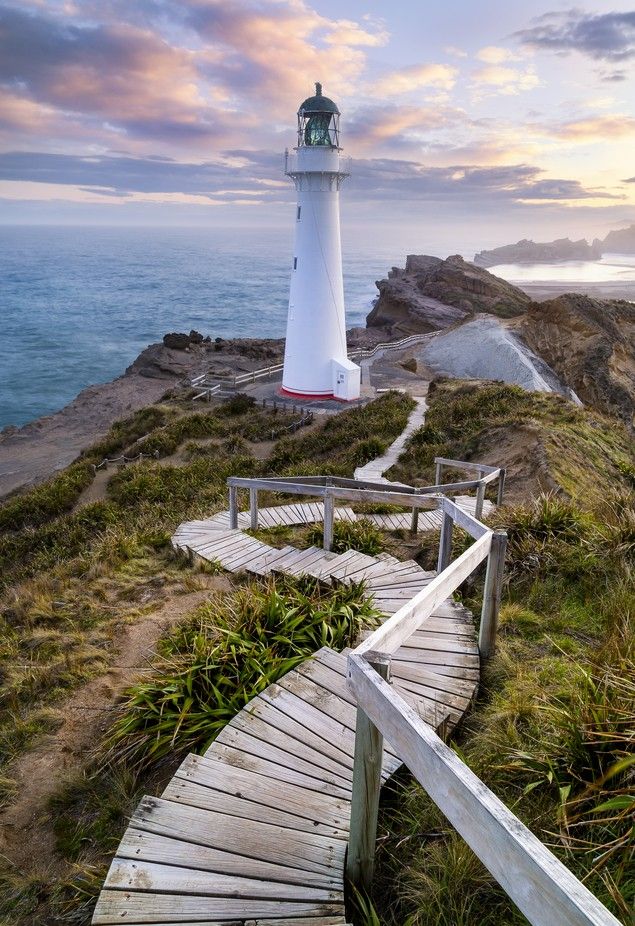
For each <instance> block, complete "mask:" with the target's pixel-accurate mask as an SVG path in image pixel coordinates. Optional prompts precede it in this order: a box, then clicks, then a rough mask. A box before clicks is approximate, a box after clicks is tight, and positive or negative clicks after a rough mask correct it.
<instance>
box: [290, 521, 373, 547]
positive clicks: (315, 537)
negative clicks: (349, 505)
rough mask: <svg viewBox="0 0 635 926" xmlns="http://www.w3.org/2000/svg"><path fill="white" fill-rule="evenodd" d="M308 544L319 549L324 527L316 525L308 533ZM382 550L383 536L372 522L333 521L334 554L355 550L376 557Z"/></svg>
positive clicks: (322, 539)
mask: <svg viewBox="0 0 635 926" xmlns="http://www.w3.org/2000/svg"><path fill="white" fill-rule="evenodd" d="M307 539H308V542H309V544H312V545H313V546H318V547H321V546H322V544H323V543H324V526H323V525H322V524H316V525H315V526H314V527H312V528H311V529H310V530H309V532H308V537H307ZM383 549H384V535H383V534H382V532H381V531H380V530H379V528H377V527H375V525H374V524H373V522H372V521H368V520H367V519H366V518H360V520H358V521H335V522H334V524H333V546H332V550H333V552H334V553H345V552H346V551H347V550H357V551H358V552H359V553H366V554H367V556H376V555H377V554H378V553H381V552H382V550H383Z"/></svg>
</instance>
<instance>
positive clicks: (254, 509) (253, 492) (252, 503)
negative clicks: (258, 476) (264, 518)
mask: <svg viewBox="0 0 635 926" xmlns="http://www.w3.org/2000/svg"><path fill="white" fill-rule="evenodd" d="M249 516H250V525H249V526H250V527H251V529H252V531H257V530H258V489H255V488H252V489H250V490H249Z"/></svg>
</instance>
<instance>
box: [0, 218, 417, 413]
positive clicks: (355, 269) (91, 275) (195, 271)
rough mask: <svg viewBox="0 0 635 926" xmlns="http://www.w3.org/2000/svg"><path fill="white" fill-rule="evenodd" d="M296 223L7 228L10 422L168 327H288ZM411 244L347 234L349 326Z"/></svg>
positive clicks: (3, 400) (3, 232)
mask: <svg viewBox="0 0 635 926" xmlns="http://www.w3.org/2000/svg"><path fill="white" fill-rule="evenodd" d="M292 235H293V229H292V228H291V229H290V230H289V231H288V232H283V231H280V230H272V229H229V230H227V229H222V230H220V229H209V228H202V229H201V228H197V229H193V228H187V229H186V228H161V229H156V228H154V229H153V228H138V227H136V228H120V227H117V228H115V227H112V228H96V227H91V228H69V227H59V228H54V227H44V226H40V227H33V226H21V227H7V226H4V227H0V317H1V329H0V331H1V335H2V336H1V338H0V428H2V427H4V426H5V425H8V424H13V425H22V424H25V423H26V422H28V421H31V420H33V419H34V418H37V417H39V416H41V415H46V414H50V413H51V412H54V411H57V410H58V409H60V408H62V406H64V405H65V404H66V403H67V402H69V401H70V400H71V399H73V398H74V397H75V396H76V395H77V393H78V392H79V391H80V390H81V389H83V388H84V387H85V386H88V385H90V384H93V383H100V382H106V381H108V380H110V379H113V378H114V377H116V376H118V375H119V374H120V373H123V371H124V370H125V368H126V367H127V366H128V365H129V364H130V363H131V362H132V361H133V360H134V359H135V357H136V356H137V355H138V354H139V353H140V351H142V350H143V348H144V347H146V346H147V345H148V344H150V343H152V342H154V341H159V340H161V338H162V337H163V335H164V334H165V333H166V332H168V331H190V329H192V328H195V329H197V330H198V331H201V332H202V333H203V334H204V335H208V334H209V335H211V337H212V338H215V337H223V338H231V337H283V336H284V333H285V327H286V313H287V301H288V290H289V277H290V270H291V256H292V253H293V237H292ZM404 253H405V252H404V251H403V249H402V247H398V246H397V245H396V244H395V245H390V244H387V243H383V244H381V245H378V244H377V243H376V242H375V243H374V244H372V243H369V244H368V245H366V246H361V245H359V244H356V243H355V242H354V241H353V242H347V241H346V238H345V240H344V255H345V256H344V286H345V292H346V300H347V302H346V304H347V318H346V321H347V326H348V327H349V328H350V327H352V326H354V325H365V323H366V321H365V320H366V315H367V314H368V312H369V311H370V309H371V307H372V302H373V299H374V298H375V296H376V295H377V290H376V287H375V280H377V279H380V278H381V277H383V276H385V275H386V273H387V271H388V270H389V269H390V267H391V266H392V265H393V264H400V263H401V264H403V261H404Z"/></svg>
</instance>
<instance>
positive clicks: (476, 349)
mask: <svg viewBox="0 0 635 926" xmlns="http://www.w3.org/2000/svg"><path fill="white" fill-rule="evenodd" d="M612 286H613V284H590V285H589V284H582V285H581V286H580V287H579V288H576V287H572V286H571V284H566V285H565V284H545V285H543V284H528V285H524V286H523V287H522V288H520V287H518V286H513V285H512V284H510V283H508V282H506V281H505V280H502V279H500V278H499V277H496V276H495V275H494V274H492V273H490V272H488V271H487V270H485V269H484V268H483V267H478V266H476V265H475V264H472V263H469V262H468V261H465V260H463V258H461V257H460V256H458V255H456V256H452V257H449V258H447V259H446V260H441V259H440V258H436V257H430V256H427V255H409V256H408V257H407V259H406V264H405V267H404V268H403V269H401V268H397V267H393V268H392V270H391V271H390V272H389V274H388V276H387V278H385V279H383V280H380V281H378V282H377V288H378V291H379V296H378V298H377V300H376V301H375V304H374V306H373V309H372V311H371V312H370V314H369V315H368V318H367V327H366V328H353V329H350V330H349V331H348V332H347V338H348V346H349V349H357V348H362V349H369V348H372V347H374V346H375V345H376V344H377V343H379V342H385V341H391V340H398V339H400V338H403V337H404V336H407V335H411V334H420V335H423V334H426V333H427V334H429V335H430V337H429V339H427V341H426V340H423V341H422V343H421V344H420V345H418V347H417V350H416V351H415V350H410V351H409V352H407V356H404V357H400V356H399V357H398V356H391V358H390V360H388V361H387V360H385V359H384V360H382V359H381V358H378V360H377V363H376V375H375V378H376V380H377V382H378V383H379V382H381V385H382V387H387V386H390V385H396V386H399V385H404V384H405V385H409V386H412V385H413V382H414V381H416V380H419V381H422V380H430V379H432V378H433V377H434V376H435V375H437V374H439V373H441V374H446V375H449V376H453V377H458V378H466V377H467V378H484V379H500V380H503V381H506V382H512V383H517V384H520V385H522V386H524V388H528V389H532V388H538V389H542V388H546V389H553V390H554V391H556V392H560V393H562V394H564V395H567V396H569V397H570V398H574V399H579V400H580V401H581V402H583V403H585V404H586V403H588V404H590V405H592V406H594V407H596V408H598V409H599V410H601V411H604V412H608V413H610V414H616V415H617V416H618V417H620V418H621V419H622V420H623V421H624V422H625V423H626V424H627V426H629V427H632V423H633V399H634V397H635V359H634V358H633V350H632V345H633V343H635V304H634V303H633V302H632V301H627V299H623V298H622V299H614V298H611V299H606V298H604V294H605V293H606V292H609V293H611V292H612ZM572 288H573V289H578V291H577V294H576V295H572V294H571V290H572ZM564 290H567V292H564ZM620 292H621V293H622V295H623V296H624V295H625V296H627V297H630V299H635V292H631V291H630V290H628V289H626V290H625V289H624V287H622V290H620ZM283 351H284V341H283V340H282V339H233V340H223V339H221V338H217V339H215V340H214V339H212V338H211V337H209V336H207V337H206V338H204V337H203V336H202V335H200V334H198V332H190V334H189V335H187V334H184V333H183V334H180V333H171V334H167V335H166V336H165V337H164V343H159V344H151V345H149V346H148V347H147V348H146V349H145V350H144V351H142V353H141V354H140V355H139V356H138V357H137V359H136V360H135V361H134V362H133V363H132V364H131V365H130V366H129V367H128V368H127V369H126V370H125V372H124V373H123V374H122V375H121V376H119V377H117V378H116V379H114V380H112V381H111V382H108V383H103V384H99V385H94V386H90V387H88V388H87V389H84V390H82V392H80V393H79V395H78V396H77V397H76V398H75V399H73V401H72V402H70V403H69V404H68V405H66V406H65V407H64V408H63V409H61V410H60V411H58V412H56V413H54V414H52V415H48V416H46V417H43V418H39V419H37V420H35V421H33V422H30V423H29V424H27V425H25V426H24V427H22V428H12V427H9V428H5V430H4V431H3V432H1V433H0V497H2V496H6V495H8V494H11V493H13V492H16V491H19V490H20V489H22V488H24V487H28V486H30V485H34V484H37V483H39V482H41V481H43V480H44V479H46V478H48V477H50V476H51V475H53V474H54V473H55V472H57V471H59V470H61V469H63V468H64V467H66V466H68V465H69V464H70V463H71V462H72V461H73V460H74V459H76V458H77V457H78V456H79V454H80V453H81V452H82V450H84V449H85V448H86V447H88V446H90V445H91V444H93V443H95V441H96V440H98V439H99V438H100V437H102V436H103V435H104V434H105V433H106V432H107V430H108V429H109V427H110V426H111V425H112V424H113V422H115V421H117V420H120V419H122V418H126V417H128V416H130V415H132V414H133V413H134V412H135V411H137V410H139V409H141V408H143V407H145V406H147V405H151V404H153V403H155V402H157V401H159V400H160V399H161V398H162V397H163V396H164V395H165V394H166V393H168V394H169V393H171V392H173V391H174V390H179V389H181V388H183V387H184V386H187V385H188V384H189V380H190V379H191V378H193V377H195V376H196V375H197V374H200V373H203V372H205V373H208V374H209V375H210V376H212V377H218V378H219V379H222V378H223V377H224V376H225V377H230V376H233V375H236V374H240V373H246V372H252V371H254V370H256V369H262V368H263V367H267V366H270V365H273V364H276V363H279V362H280V361H281V359H282V355H283ZM404 359H405V360H406V361H408V360H410V361H411V363H410V364H409V366H410V368H411V369H408V364H406V366H405V367H404V366H403V365H402V363H401V361H403V360H404ZM413 364H414V366H413Z"/></svg>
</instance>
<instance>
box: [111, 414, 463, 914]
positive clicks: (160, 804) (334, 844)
mask: <svg viewBox="0 0 635 926" xmlns="http://www.w3.org/2000/svg"><path fill="white" fill-rule="evenodd" d="M423 407H424V406H422V405H419V406H418V408H417V409H416V410H415V413H414V415H415V426H418V423H417V422H418V418H416V415H418V414H419V413H420V412H421V413H422V409H423ZM412 418H413V416H411V420H412ZM410 430H412V428H411V429H410ZM406 436H407V435H406ZM402 437H403V435H402ZM404 441H405V437H404ZM402 445H403V441H402V444H401V446H402ZM394 446H395V445H393V448H394ZM393 448H390V450H391V451H392V449H393ZM384 462H386V461H385V460H383V462H382V465H383V463H384ZM387 465H390V463H388V464H387ZM385 468H387V466H386V467H384V469H385ZM382 472H383V470H382ZM380 475H381V474H380ZM384 481H385V480H384ZM455 501H457V503H458V504H460V505H461V506H462V507H463V508H464V510H467V511H470V513H472V512H473V510H474V499H473V498H467V497H465V498H461V499H456V500H455ZM323 516H324V508H323V504H322V503H321V502H319V503H318V502H308V503H296V504H289V505H283V506H277V507H271V508H264V509H260V511H259V512H258V518H259V524H260V526H261V527H263V528H267V527H275V526H277V525H298V524H309V523H314V522H319V521H322V520H323ZM356 517H357V516H356V515H355V513H354V512H353V511H352V509H350V508H347V507H340V508H335V518H336V519H346V520H351V521H354V520H356ZM365 517H367V516H365ZM440 517H441V514H440V512H438V511H421V512H420V514H419V529H420V530H431V529H433V528H437V527H439V526H440ZM370 519H371V520H373V521H374V522H375V523H376V524H377V525H378V526H380V527H382V528H383V529H386V530H401V529H404V528H409V527H410V515H409V514H395V515H371V516H370ZM229 524H230V522H229V513H228V512H221V513H220V514H217V515H214V516H213V517H211V518H207V519H204V520H198V521H190V522H187V523H184V524H182V525H181V526H180V527H179V528H178V530H177V532H176V533H175V535H174V537H173V545H174V547H175V549H177V550H181V551H184V552H186V553H187V554H188V555H190V556H191V557H200V558H202V559H205V560H207V561H210V562H215V563H218V564H220V565H221V566H222V567H223V568H225V569H226V570H228V571H230V572H234V573H244V572H246V573H249V574H251V575H253V576H265V575H268V574H270V573H284V574H288V575H295V576H299V575H311V576H315V577H316V578H319V579H320V580H321V581H323V582H326V583H330V582H332V581H338V582H356V581H360V580H363V581H364V583H365V588H366V591H367V594H368V595H371V596H372V597H373V599H374V601H375V603H376V604H377V606H378V608H379V609H380V611H381V612H382V613H383V614H384V616H385V618H386V619H387V618H388V617H389V616H390V615H392V614H394V613H395V612H396V611H398V610H399V609H400V608H401V607H402V606H403V605H404V604H405V603H406V602H408V601H409V600H410V599H411V598H412V597H413V596H415V595H416V594H417V593H419V592H420V591H421V590H422V589H423V588H424V587H425V586H426V585H427V584H428V583H429V582H431V581H432V579H433V578H434V575H435V574H434V573H432V572H426V571H424V570H423V569H422V568H421V567H420V566H419V565H418V563H416V562H414V561H406V562H402V561H400V560H398V559H396V558H395V557H393V556H390V555H389V554H384V553H382V554H380V555H379V556H366V555H365V554H362V553H358V552H356V551H354V550H350V551H348V552H346V553H342V554H336V553H327V552H325V551H324V550H323V549H320V548H318V547H311V548H309V549H308V550H298V549H296V548H294V547H291V546H285V547H283V548H282V549H275V548H273V547H271V546H269V545H268V544H266V543H264V542H262V541H261V540H257V539H256V538H254V537H251V536H250V535H248V534H247V533H245V529H246V528H248V527H249V525H250V515H249V513H248V512H244V513H241V514H239V516H238V527H237V529H233V530H232V529H231V528H230V526H229ZM479 666H480V662H479V650H478V646H477V642H476V633H475V628H474V623H473V621H472V616H471V614H470V613H469V612H468V611H466V610H465V609H464V608H463V607H462V606H461V605H459V604H458V603H456V602H454V601H453V600H451V599H448V600H446V601H444V602H442V603H441V604H440V605H439V606H438V607H437V608H436V609H435V610H434V611H433V614H432V616H431V617H430V618H429V619H428V620H427V621H426V622H425V625H424V626H423V627H422V628H421V629H419V630H417V631H415V632H414V633H413V634H412V635H411V636H410V637H409V639H408V640H407V642H406V644H405V645H403V646H401V648H399V649H398V650H397V651H396V653H395V654H394V656H393V659H392V663H391V673H392V674H391V678H392V683H393V685H394V688H395V689H396V690H397V691H398V692H399V693H400V694H401V695H402V696H403V697H404V699H405V700H406V701H407V702H408V704H410V705H411V706H412V707H413V708H414V709H415V710H416V712H417V713H418V714H419V716H420V717H421V718H422V719H423V720H425V721H426V723H428V724H429V725H430V726H431V727H432V728H433V729H434V730H435V731H437V732H439V733H440V734H442V735H447V733H448V732H450V731H451V730H452V728H453V727H454V726H455V725H456V723H458V721H459V720H460V719H461V717H462V716H463V714H464V713H465V711H466V710H467V708H468V707H469V705H470V703H471V701H472V699H473V698H474V695H475V692H476V689H477V686H478V680H479ZM346 671H347V652H346V651H345V652H343V653H337V652H335V651H334V650H331V649H329V648H327V647H325V648H323V649H321V650H319V651H318V652H317V653H315V654H314V655H313V656H312V657H310V658H309V659H307V660H306V661H305V662H304V663H302V665H300V666H299V667H298V668H297V669H295V670H294V671H292V672H289V673H287V674H286V675H285V676H283V677H282V678H281V679H279V681H278V682H277V683H276V684H273V685H270V686H269V687H268V688H267V689H266V690H265V691H263V692H262V694H260V695H258V696H257V697H256V698H254V699H253V700H252V701H250V702H249V704H247V705H246V706H245V707H244V708H243V709H242V710H241V711H240V712H239V713H238V714H237V715H236V716H235V717H234V718H233V719H232V720H231V721H230V723H228V724H227V726H226V727H225V728H224V729H223V730H222V731H221V733H220V734H219V735H218V737H217V738H216V740H215V741H214V742H213V743H212V745H211V746H210V748H209V749H208V750H207V752H206V753H205V755H203V756H198V755H189V756H188V757H187V758H186V759H185V761H184V762H183V763H182V765H181V767H180V768H179V769H178V771H177V772H176V774H175V775H174V777H173V779H172V780H171V781H170V783H169V785H168V786H167V788H166V789H165V791H164V792H163V794H162V795H161V797H145V798H143V800H142V801H141V803H140V804H139V806H138V807H137V809H136V810H135V812H134V814H133V816H132V819H131V821H130V825H129V826H128V829H127V830H126V833H125V835H124V837H123V839H122V841H121V844H120V846H119V848H118V850H117V854H116V857H115V859H114V861H113V863H112V865H111V868H110V871H109V873H108V876H107V879H106V882H105V885H104V889H103V890H102V892H101V894H100V897H99V899H98V902H97V906H96V909H95V913H94V917H93V923H94V924H102V926H105V924H115V923H125V924H127V926H141V924H148V923H153V924H155V926H172V924H180V926H194V924H199V926H200V924H203V923H204V924H207V926H213V924H225V926H228V924H236V926H238V924H244V926H245V924H249V926H260V924H262V926H300V924H301V926H343V924H345V923H346V913H345V908H344V869H345V855H346V849H347V843H348V834H349V823H350V808H351V793H352V779H353V756H354V748H355V725H356V706H355V702H354V698H353V695H352V694H351V691H350V689H349V687H348V686H347V683H346ZM400 764H401V760H400V759H399V757H398V756H397V755H395V753H394V752H393V751H392V750H391V748H390V746H389V745H388V744H385V750H384V757H383V769H382V778H383V780H385V779H386V778H388V777H389V776H390V775H392V774H393V773H394V772H395V770H396V769H397V768H398V767H399V765H400Z"/></svg>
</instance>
